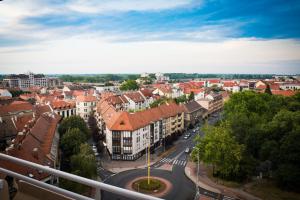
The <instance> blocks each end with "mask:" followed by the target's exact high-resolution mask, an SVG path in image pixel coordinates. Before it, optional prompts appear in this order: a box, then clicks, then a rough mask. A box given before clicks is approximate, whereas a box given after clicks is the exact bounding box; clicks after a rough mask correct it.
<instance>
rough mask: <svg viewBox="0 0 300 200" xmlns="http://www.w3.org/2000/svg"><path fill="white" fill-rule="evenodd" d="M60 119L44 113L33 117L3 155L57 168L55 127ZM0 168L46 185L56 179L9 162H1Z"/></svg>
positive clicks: (57, 138) (57, 144) (57, 145)
mask: <svg viewBox="0 0 300 200" xmlns="http://www.w3.org/2000/svg"><path fill="white" fill-rule="evenodd" d="M59 119H60V117H59V116H58V115H56V114H55V113H44V114H42V115H40V116H39V117H33V118H32V119H31V120H30V121H28V122H27V123H26V126H25V128H24V129H23V130H22V131H20V132H18V134H17V136H16V137H15V138H14V139H13V140H12V143H11V145H10V146H9V147H8V148H6V150H5V153H6V154H8V155H10V156H14V157H17V158H20V159H23V160H27V161H30V162H34V163H37V164H40V165H44V166H49V167H51V168H57V166H58V147H59V133H58V132H57V126H58V122H59ZM0 167H3V168H6V169H10V170H12V171H14V172H17V173H19V174H22V175H25V176H28V177H30V178H33V179H37V180H40V181H43V182H47V183H54V182H56V180H57V179H56V178H55V177H54V176H52V175H50V174H47V173H45V172H43V171H40V170H36V169H31V168H28V167H24V166H23V165H18V164H15V163H12V162H10V161H1V162H0Z"/></svg>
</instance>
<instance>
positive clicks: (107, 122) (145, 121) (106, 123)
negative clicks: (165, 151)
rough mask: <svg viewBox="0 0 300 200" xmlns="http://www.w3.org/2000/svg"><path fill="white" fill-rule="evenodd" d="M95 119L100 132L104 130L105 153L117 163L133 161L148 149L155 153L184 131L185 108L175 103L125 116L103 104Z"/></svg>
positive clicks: (100, 105) (98, 108)
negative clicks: (117, 161)
mask: <svg viewBox="0 0 300 200" xmlns="http://www.w3.org/2000/svg"><path fill="white" fill-rule="evenodd" d="M95 116H96V119H97V122H98V125H99V124H100V125H101V126H99V128H100V130H101V129H104V130H103V132H104V133H105V136H106V147H107V150H108V152H109V154H110V156H111V158H112V159H116V160H135V159H137V158H139V157H141V156H142V155H143V154H144V153H145V152H146V148H147V147H150V150H151V151H154V150H155V148H156V147H158V146H160V145H163V144H164V143H165V141H167V140H169V139H171V138H172V137H173V136H175V135H177V134H179V133H180V132H182V131H183V130H184V109H183V107H182V106H179V105H177V104H175V103H172V104H164V105H161V106H159V107H156V108H151V109H147V110H144V111H141V112H135V113H128V112H124V111H121V112H116V111H115V110H114V109H113V107H112V106H111V105H109V104H108V103H107V102H105V101H103V102H102V103H99V104H98V105H97V112H96V113H95Z"/></svg>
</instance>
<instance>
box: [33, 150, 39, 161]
mask: <svg viewBox="0 0 300 200" xmlns="http://www.w3.org/2000/svg"><path fill="white" fill-rule="evenodd" d="M32 156H33V157H34V158H35V159H39V154H38V148H33V149H32Z"/></svg>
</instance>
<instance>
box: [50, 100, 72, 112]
mask: <svg viewBox="0 0 300 200" xmlns="http://www.w3.org/2000/svg"><path fill="white" fill-rule="evenodd" d="M75 106H76V105H75V104H74V103H70V102H67V101H63V100H56V101H53V102H52V103H51V107H52V108H53V109H54V110H57V109H58V110H61V109H69V108H74V107H75Z"/></svg>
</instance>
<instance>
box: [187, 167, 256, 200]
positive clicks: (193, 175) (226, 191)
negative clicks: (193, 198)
mask: <svg viewBox="0 0 300 200" xmlns="http://www.w3.org/2000/svg"><path fill="white" fill-rule="evenodd" d="M185 174H186V176H187V177H188V178H189V179H191V180H192V181H193V182H194V183H195V184H197V183H196V182H197V165H196V164H195V163H193V162H191V161H189V162H188V163H187V165H186V167H185ZM197 185H198V186H199V187H201V188H204V189H206V190H209V191H212V192H215V193H220V194H223V195H226V196H231V197H235V198H238V199H245V200H260V198H258V197H256V196H253V195H251V194H249V193H247V192H245V191H243V190H242V188H241V189H239V188H229V187H226V186H224V185H220V184H217V183H215V182H214V181H212V180H211V179H209V178H208V177H207V174H206V169H205V167H204V166H203V165H200V173H199V183H198V184H197Z"/></svg>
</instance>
